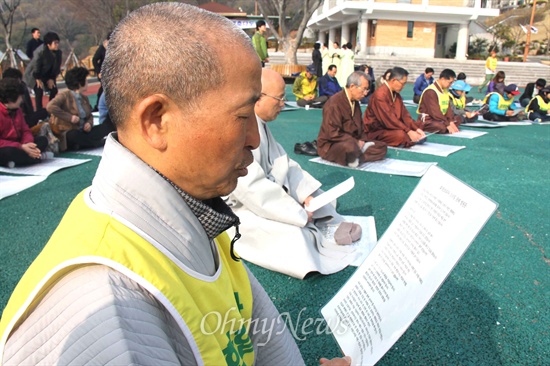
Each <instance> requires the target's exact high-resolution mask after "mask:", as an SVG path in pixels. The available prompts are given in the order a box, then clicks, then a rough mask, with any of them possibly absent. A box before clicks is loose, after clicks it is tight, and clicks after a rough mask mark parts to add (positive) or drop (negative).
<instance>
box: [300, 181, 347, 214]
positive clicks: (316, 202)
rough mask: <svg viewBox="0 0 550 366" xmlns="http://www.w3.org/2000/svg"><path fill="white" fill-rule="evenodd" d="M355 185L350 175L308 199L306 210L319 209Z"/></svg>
mask: <svg viewBox="0 0 550 366" xmlns="http://www.w3.org/2000/svg"><path fill="white" fill-rule="evenodd" d="M354 186H355V180H354V179H353V177H350V178H348V179H346V180H345V181H343V182H342V183H340V184H338V185H337V186H335V187H332V188H331V189H329V190H328V191H326V192H323V193H321V194H320V195H318V196H317V197H314V198H313V199H312V200H311V201H309V205H308V206H306V207H305V209H306V211H309V212H314V211H317V210H318V209H320V208H321V207H323V206H325V205H328V204H329V203H331V202H332V201H334V200H335V199H337V198H338V197H340V196H342V195H344V194H345V193H348V192H349V191H350V190H351V189H352V188H353V187H354Z"/></svg>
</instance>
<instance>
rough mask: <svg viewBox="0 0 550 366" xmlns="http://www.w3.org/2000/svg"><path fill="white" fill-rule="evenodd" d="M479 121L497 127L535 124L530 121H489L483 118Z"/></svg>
mask: <svg viewBox="0 0 550 366" xmlns="http://www.w3.org/2000/svg"><path fill="white" fill-rule="evenodd" d="M478 121H481V122H490V123H494V124H496V125H497V126H530V125H532V124H533V121H530V120H522V121H517V122H512V121H489V120H486V119H483V118H479V119H478Z"/></svg>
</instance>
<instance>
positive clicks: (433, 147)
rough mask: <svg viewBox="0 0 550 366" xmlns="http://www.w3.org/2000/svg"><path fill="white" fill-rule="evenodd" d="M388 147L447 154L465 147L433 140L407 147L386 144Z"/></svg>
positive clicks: (441, 154)
mask: <svg viewBox="0 0 550 366" xmlns="http://www.w3.org/2000/svg"><path fill="white" fill-rule="evenodd" d="M388 148H390V149H394V150H401V151H410V152H414V153H419V154H429V155H436V156H449V155H451V154H452V153H455V152H457V151H458V150H462V149H465V148H466V146H454V145H444V144H436V143H435V142H425V143H423V144H422V145H414V146H411V147H409V148H402V147H391V146H388Z"/></svg>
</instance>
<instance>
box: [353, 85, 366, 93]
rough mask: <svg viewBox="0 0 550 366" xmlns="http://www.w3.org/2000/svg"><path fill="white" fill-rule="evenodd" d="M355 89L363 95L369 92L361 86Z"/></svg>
mask: <svg viewBox="0 0 550 366" xmlns="http://www.w3.org/2000/svg"><path fill="white" fill-rule="evenodd" d="M356 87H357V89H359V90H361V92H362V93H363V94H365V93H368V92H369V88H363V87H362V86H359V85H356Z"/></svg>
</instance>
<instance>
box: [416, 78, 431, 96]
mask: <svg viewBox="0 0 550 366" xmlns="http://www.w3.org/2000/svg"><path fill="white" fill-rule="evenodd" d="M433 83H434V77H433V76H431V77H430V78H429V79H428V80H426V77H425V76H424V74H421V75H420V76H419V77H417V78H416V81H415V82H414V95H422V92H423V91H424V89H426V88H427V87H428V86H430V85H431V84H433Z"/></svg>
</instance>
